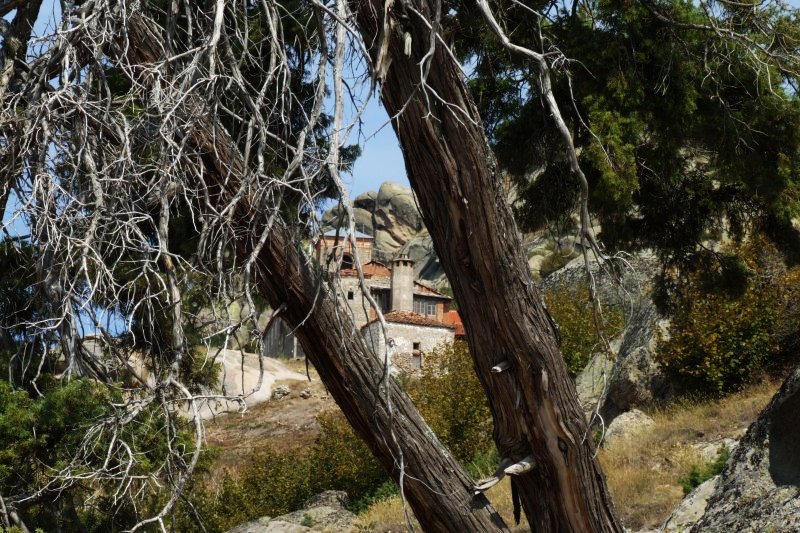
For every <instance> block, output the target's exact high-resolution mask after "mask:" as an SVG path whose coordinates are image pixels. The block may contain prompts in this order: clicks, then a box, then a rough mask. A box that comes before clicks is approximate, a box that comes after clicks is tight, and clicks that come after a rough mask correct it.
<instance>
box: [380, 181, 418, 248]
mask: <svg viewBox="0 0 800 533" xmlns="http://www.w3.org/2000/svg"><path fill="white" fill-rule="evenodd" d="M423 228H424V224H423V222H422V215H421V214H420V212H419V210H418V209H417V202H416V200H415V199H414V193H413V192H412V191H411V189H409V188H408V187H403V186H402V185H399V184H397V183H392V182H388V181H387V182H385V183H383V185H381V188H380V189H379V190H378V196H377V198H376V200H375V246H376V248H378V249H379V250H381V251H384V252H388V253H396V252H398V251H399V250H400V248H402V247H403V245H404V244H406V243H407V242H408V241H410V240H411V239H412V238H414V237H415V236H417V234H419V233H420V232H421V231H422V229H423Z"/></svg>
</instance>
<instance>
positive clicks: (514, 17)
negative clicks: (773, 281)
mask: <svg viewBox="0 0 800 533" xmlns="http://www.w3.org/2000/svg"><path fill="white" fill-rule="evenodd" d="M574 5H575V7H576V9H575V11H573V12H569V11H567V10H563V9H559V8H557V7H552V4H547V3H546V2H540V3H538V4H537V3H536V2H534V3H533V4H530V3H528V4H526V6H527V7H528V8H530V9H536V10H542V11H543V12H546V13H547V15H545V18H546V20H547V23H546V24H544V23H543V24H541V25H538V24H536V23H535V22H534V21H532V20H531V17H530V13H529V12H528V11H526V10H525V9H524V8H522V7H521V6H512V5H507V6H504V7H503V8H502V9H501V13H502V16H503V24H504V28H505V31H506V32H507V34H508V35H509V36H511V38H512V39H513V41H514V42H515V43H516V44H519V45H522V46H527V47H529V48H531V49H533V50H543V49H549V50H560V51H563V52H564V54H565V55H566V56H567V57H569V58H573V59H575V60H576V61H575V62H574V63H572V66H571V67H568V68H567V69H564V70H563V71H562V70H561V69H560V67H559V68H554V69H553V72H552V81H553V92H554V96H555V97H556V99H557V101H558V102H559V104H560V110H561V113H562V115H563V116H564V119H565V121H566V123H567V126H568V128H569V129H570V132H571V134H572V137H573V139H574V142H575V145H576V148H577V153H578V157H579V160H580V164H581V168H582V169H583V171H584V173H585V174H586V176H587V179H588V180H589V182H590V183H589V184H590V203H589V207H590V209H591V210H592V211H593V214H594V216H595V217H596V219H597V220H598V221H599V222H600V224H601V226H602V228H603V233H602V235H601V237H602V239H603V241H604V243H605V244H607V245H610V246H612V247H615V248H624V249H627V250H631V249H634V248H637V247H642V248H651V249H655V250H656V251H657V252H658V253H659V254H660V255H661V257H662V259H663V260H664V262H665V264H667V266H669V267H672V266H676V267H680V268H683V265H684V262H686V261H691V259H692V256H693V255H694V254H696V253H698V251H700V250H701V248H700V247H699V243H701V242H702V241H703V240H704V237H705V236H706V235H707V234H708V232H710V231H718V230H720V229H721V228H723V227H726V225H727V229H728V230H729V231H730V232H732V233H739V234H741V233H742V232H743V231H744V230H746V229H747V228H748V227H762V228H764V229H765V230H766V231H767V233H768V234H769V236H770V238H771V239H772V240H773V241H775V242H778V243H780V245H781V247H782V251H784V252H787V253H789V252H792V251H794V252H795V257H796V258H800V255H797V252H800V237H798V232H797V231H796V230H794V229H793V228H792V227H791V224H789V221H791V219H792V217H793V216H796V215H797V213H798V212H799V211H800V202H798V198H800V194H799V193H800V99H798V97H797V94H796V87H797V78H796V73H790V72H787V71H786V70H785V69H783V68H782V67H781V66H778V65H777V63H778V62H779V61H778V60H775V61H773V59H774V57H777V56H779V55H780V54H781V53H784V54H786V55H787V56H788V57H790V61H791V57H792V55H793V54H796V52H795V50H796V46H797V43H798V38H799V36H800V18H798V17H797V16H796V14H793V13H792V12H789V11H787V10H785V8H784V10H783V11H781V10H779V9H777V8H775V9H772V10H769V9H759V10H752V11H750V10H748V14H747V16H745V17H742V16H737V15H736V13H734V12H733V11H735V9H736V8H733V7H729V6H724V7H722V8H721V9H720V10H719V11H718V12H714V13H713V14H709V13H707V12H704V11H703V10H702V7H701V6H699V5H697V4H693V3H691V2H684V1H682V0H668V1H666V2H660V3H659V5H658V7H657V9H658V10H659V11H661V12H662V13H664V14H666V15H667V16H668V17H672V18H674V19H676V20H681V21H684V22H698V23H701V24H706V23H708V20H706V17H708V16H712V17H716V18H717V22H718V23H719V24H723V25H730V27H732V28H735V30H734V31H736V32H739V33H740V34H741V35H742V36H747V38H750V39H752V40H753V41H754V42H757V43H761V42H762V41H761V40H762V39H765V38H766V37H765V36H764V35H762V34H760V33H759V31H758V30H757V27H758V24H765V25H766V26H769V27H772V28H775V29H776V31H778V32H779V33H780V35H779V36H777V37H775V39H776V40H777V41H778V42H780V46H779V48H780V51H775V50H772V49H771V45H770V44H768V43H767V42H763V43H762V44H763V50H767V49H769V50H770V52H769V57H764V58H763V63H760V62H753V61H752V59H753V57H754V56H753V54H754V53H755V54H758V53H759V51H758V50H759V49H758V48H757V47H754V48H750V49H745V45H744V44H743V43H742V41H741V40H740V41H734V40H728V39H725V38H724V36H721V35H715V34H713V33H711V32H705V31H698V30H696V29H689V28H687V27H680V26H679V25H674V24H670V23H669V22H665V21H663V20H659V19H658V18H657V17H655V16H654V15H653V14H652V13H651V12H650V11H649V10H648V7H647V6H645V5H644V4H641V3H636V2H633V3H632V2H627V1H622V0H599V1H590V2H586V3H580V4H574ZM498 9H500V8H499V7H498ZM756 11H757V14H756ZM457 16H458V17H459V23H460V27H461V28H462V29H463V32H461V33H459V34H458V38H460V39H461V42H460V43H459V47H458V48H459V49H460V50H461V51H462V53H463V54H464V56H465V58H467V59H468V60H469V61H471V62H473V63H474V65H475V66H474V75H473V77H472V80H471V82H470V83H471V89H472V92H473V94H474V96H475V99H476V101H477V103H478V106H479V108H480V111H481V116H482V118H483V119H484V124H485V127H486V131H487V134H488V136H489V138H490V141H491V142H492V145H493V148H494V149H495V152H496V154H497V156H498V160H499V162H500V165H501V166H502V167H503V169H504V170H505V171H506V172H507V173H508V175H510V176H511V177H512V179H513V180H514V181H515V184H516V185H517V190H518V193H519V197H518V201H517V204H516V211H517V217H518V219H519V220H520V224H521V226H522V227H523V228H524V229H526V230H534V229H539V228H542V227H545V226H547V227H551V228H552V227H554V226H555V227H559V226H561V225H563V221H564V220H565V219H566V218H567V217H568V214H569V213H570V212H571V211H573V210H574V208H575V206H576V203H577V200H578V191H579V185H578V183H577V181H576V178H575V177H574V176H573V175H572V173H571V171H570V168H569V161H568V159H567V157H566V156H565V150H564V147H563V141H562V139H561V138H560V137H559V135H558V134H557V132H556V131H555V128H554V125H553V122H552V119H551V117H550V116H549V111H548V109H547V108H546V106H543V105H542V98H543V96H542V95H541V94H540V90H539V84H538V81H537V77H538V71H537V69H536V68H535V66H534V65H532V64H530V63H529V62H528V61H526V60H525V59H523V58H522V57H521V56H520V55H515V54H508V53H507V52H505V51H504V50H503V47H502V45H501V44H500V43H499V42H498V41H497V40H495V39H492V38H491V37H489V38H487V35H486V30H485V27H484V25H483V21H482V19H481V18H480V16H476V13H475V12H474V11H473V10H470V9H461V8H460V9H459V10H458V15H457ZM755 18H758V19H759V22H758V23H755V22H754V20H755ZM721 40H724V41H725V42H724V43H721V42H720V41H721ZM783 45H787V46H783ZM720 47H724V48H725V49H726V50H727V53H724V54H722V53H720V52H719V51H720ZM773 54H774V55H773ZM567 72H568V73H567ZM775 80H788V83H786V84H784V85H781V83H780V82H777V83H776V82H775ZM793 87H794V88H795V90H794V91H793V90H792V88H793Z"/></svg>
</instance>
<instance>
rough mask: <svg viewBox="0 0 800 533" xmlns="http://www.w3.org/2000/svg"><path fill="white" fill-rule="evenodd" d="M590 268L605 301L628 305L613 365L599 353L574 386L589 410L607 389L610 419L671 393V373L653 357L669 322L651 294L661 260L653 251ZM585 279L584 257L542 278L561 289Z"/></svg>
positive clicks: (603, 405) (605, 407) (603, 403)
mask: <svg viewBox="0 0 800 533" xmlns="http://www.w3.org/2000/svg"><path fill="white" fill-rule="evenodd" d="M589 268H590V270H591V275H592V277H593V279H594V282H595V286H596V289H597V294H598V295H599V297H600V300H601V302H603V304H604V305H615V306H619V307H620V308H622V309H624V312H625V320H626V324H625V329H624V330H623V331H622V333H620V334H619V335H618V336H617V337H616V338H614V339H612V340H611V342H610V344H611V348H612V351H613V352H614V357H613V358H612V359H613V364H611V363H609V362H608V361H605V360H603V359H604V357H603V356H595V357H594V358H593V359H592V360H591V362H590V363H589V366H587V367H586V368H585V369H584V371H583V372H582V373H581V374H579V375H578V378H577V380H576V385H577V387H578V390H579V397H580V399H581V404H582V405H583V406H584V410H585V411H586V410H588V407H589V406H591V407H592V408H594V406H595V405H597V402H598V397H599V395H600V393H604V394H603V397H602V398H601V399H599V401H600V413H601V414H602V415H603V417H604V419H606V420H611V419H613V418H614V417H615V416H617V415H618V414H620V413H622V412H625V411H628V410H630V409H632V408H634V407H637V406H642V405H648V404H652V403H657V402H660V401H663V400H664V399H666V398H667V397H669V396H670V395H671V394H672V387H671V385H670V383H669V381H668V379H667V377H666V376H665V374H664V373H663V371H662V370H661V367H660V366H659V365H658V363H657V362H656V361H655V353H656V344H657V340H658V339H657V332H658V331H659V330H663V329H664V328H665V327H666V321H665V320H663V319H662V317H661V316H660V315H659V313H658V311H657V310H656V307H655V305H654V304H653V301H652V298H651V292H652V280H653V277H654V275H655V273H656V272H657V270H658V261H657V259H656V257H655V256H654V255H653V254H652V253H649V252H642V253H640V254H637V255H635V256H632V257H630V256H629V257H627V258H624V259H616V260H612V261H610V262H606V263H605V264H604V265H602V266H601V265H600V264H599V263H598V262H597V261H596V260H595V259H594V258H592V259H591V260H590V263H589ZM585 283H586V267H585V261H584V259H583V257H582V256H581V257H577V258H575V259H574V260H572V261H570V262H569V263H568V264H567V265H566V266H565V267H564V268H562V269H559V270H558V271H556V272H554V273H553V274H552V275H550V276H548V277H546V278H544V279H543V280H542V282H541V284H540V285H541V287H542V289H543V290H557V289H559V288H570V287H574V286H577V285H580V284H585ZM603 385H605V389H603Z"/></svg>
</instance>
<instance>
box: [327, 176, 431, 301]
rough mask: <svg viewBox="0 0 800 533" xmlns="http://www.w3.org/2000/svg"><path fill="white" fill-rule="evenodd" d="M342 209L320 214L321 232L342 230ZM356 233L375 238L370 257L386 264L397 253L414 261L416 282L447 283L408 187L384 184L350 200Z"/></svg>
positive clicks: (389, 183) (333, 208)
mask: <svg viewBox="0 0 800 533" xmlns="http://www.w3.org/2000/svg"><path fill="white" fill-rule="evenodd" d="M344 214H345V212H344V209H342V207H341V206H339V205H337V206H334V207H332V208H331V209H329V210H328V211H326V212H325V213H324V214H323V215H322V229H323V230H325V231H327V230H330V229H333V228H342V227H344V225H345V224H344ZM353 215H354V216H355V224H356V230H358V231H360V232H362V233H365V234H367V235H371V236H373V237H374V238H375V243H374V248H373V257H374V258H375V259H376V260H378V261H382V262H384V263H388V262H389V261H390V260H391V259H392V258H394V257H395V256H397V255H399V254H406V255H408V256H409V257H410V258H411V259H413V260H414V262H415V264H414V273H415V274H416V276H417V278H418V279H422V280H425V281H427V282H429V283H431V284H433V285H434V286H439V285H441V284H443V283H446V278H445V275H444V270H443V269H442V267H441V265H440V264H439V258H438V257H437V256H436V252H435V251H434V249H433V240H432V239H431V236H430V234H429V233H428V230H427V229H426V228H425V225H424V223H423V220H422V215H421V214H420V212H419V210H418V209H417V202H416V200H415V199H414V193H413V192H412V191H411V189H409V188H408V187H404V186H402V185H399V184H397V183H391V182H386V183H384V184H383V185H381V187H380V189H379V190H378V191H377V192H376V191H369V192H365V193H363V194H360V195H358V196H356V198H355V199H354V200H353Z"/></svg>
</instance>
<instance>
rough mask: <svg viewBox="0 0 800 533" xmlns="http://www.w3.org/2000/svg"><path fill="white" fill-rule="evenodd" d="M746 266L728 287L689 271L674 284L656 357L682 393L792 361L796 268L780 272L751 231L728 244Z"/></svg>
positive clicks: (714, 390) (721, 386)
mask: <svg viewBox="0 0 800 533" xmlns="http://www.w3.org/2000/svg"><path fill="white" fill-rule="evenodd" d="M734 252H735V254H736V256H737V257H738V258H740V259H741V260H742V261H743V262H744V264H745V266H746V268H747V271H748V274H749V275H748V280H747V282H746V283H744V284H743V285H742V288H741V289H739V290H736V291H733V292H732V291H729V290H725V288H724V287H720V286H715V285H713V284H709V282H708V275H707V274H705V273H700V272H695V273H693V274H691V275H690V276H689V277H688V279H687V281H686V282H685V283H684V285H683V286H682V287H681V288H680V290H679V295H678V298H677V301H676V302H675V306H674V311H673V316H672V322H671V325H670V330H669V335H668V336H665V335H663V334H662V335H661V336H660V337H659V348H658V351H657V354H656V359H657V361H658V362H659V363H660V364H661V365H662V366H663V367H664V369H665V370H666V371H667V373H668V374H670V375H671V376H672V378H673V381H674V382H675V383H676V384H677V385H678V386H679V387H680V388H682V389H683V390H684V392H690V393H694V392H700V393H711V394H712V395H720V394H723V393H727V392H730V391H733V390H736V389H738V388H740V387H741V386H742V385H744V384H746V383H748V382H752V381H753V380H754V379H755V378H756V377H757V376H758V375H759V374H760V372H761V371H762V370H766V369H768V368H769V367H770V366H771V365H775V364H779V363H782V362H786V360H787V359H790V360H791V359H795V358H796V355H797V350H798V345H797V332H798V324H800V312H798V296H800V294H799V293H798V280H800V269H798V268H794V269H792V270H787V269H786V268H785V267H784V266H783V264H782V262H781V261H780V259H777V258H776V256H777V255H778V254H777V251H775V250H774V248H773V247H771V246H770V245H769V244H768V243H766V242H765V241H764V240H763V239H761V238H759V237H758V236H756V237H753V238H752V239H751V240H750V241H749V242H748V243H746V244H744V245H741V246H739V247H736V248H734Z"/></svg>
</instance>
